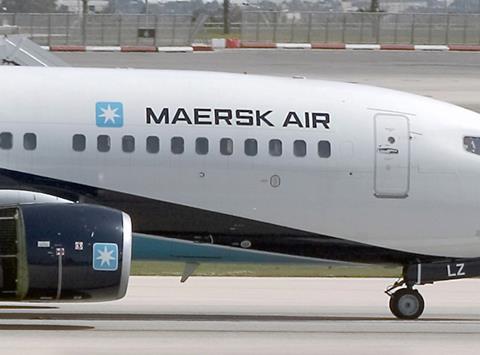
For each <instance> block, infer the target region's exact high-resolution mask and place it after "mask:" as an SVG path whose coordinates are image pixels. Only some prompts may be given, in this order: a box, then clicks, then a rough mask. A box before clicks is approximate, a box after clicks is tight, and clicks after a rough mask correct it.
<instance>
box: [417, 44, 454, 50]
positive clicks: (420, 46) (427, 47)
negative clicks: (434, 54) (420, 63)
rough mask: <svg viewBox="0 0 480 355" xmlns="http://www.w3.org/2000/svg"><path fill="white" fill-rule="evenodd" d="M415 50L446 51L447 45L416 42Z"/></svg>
mask: <svg viewBox="0 0 480 355" xmlns="http://www.w3.org/2000/svg"><path fill="white" fill-rule="evenodd" d="M414 48H415V50H416V51H448V50H449V48H448V46H443V45H432V44H416V45H415V46H414Z"/></svg>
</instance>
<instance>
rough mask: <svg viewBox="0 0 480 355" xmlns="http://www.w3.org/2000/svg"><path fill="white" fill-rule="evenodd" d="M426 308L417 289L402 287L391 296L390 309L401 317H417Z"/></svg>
mask: <svg viewBox="0 0 480 355" xmlns="http://www.w3.org/2000/svg"><path fill="white" fill-rule="evenodd" d="M424 308H425V302H424V300H423V297H422V295H421V294H420V292H418V291H417V290H413V289H410V288H402V289H400V290H398V291H396V292H395V293H394V294H393V295H392V296H391V297H390V311H391V312H392V313H393V315H394V316H395V317H397V318H399V319H417V318H418V317H420V316H421V315H422V313H423V310H424Z"/></svg>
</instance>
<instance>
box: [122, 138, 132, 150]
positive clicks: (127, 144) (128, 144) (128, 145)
mask: <svg viewBox="0 0 480 355" xmlns="http://www.w3.org/2000/svg"><path fill="white" fill-rule="evenodd" d="M122 150H123V151H124V152H125V153H132V152H133V151H134V150H135V137H134V136H123V137H122Z"/></svg>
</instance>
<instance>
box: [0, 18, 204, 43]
mask: <svg viewBox="0 0 480 355" xmlns="http://www.w3.org/2000/svg"><path fill="white" fill-rule="evenodd" d="M205 20H206V17H203V16H199V17H198V18H197V19H196V20H195V21H194V20H193V18H192V16H191V15H178V14H165V15H145V14H139V15H125V14H122V15H119V14H89V15H86V16H82V15H78V14H68V13H59V14H55V13H53V14H27V13H16V14H12V13H0V26H1V25H10V26H17V27H18V29H19V32H20V34H26V35H28V36H29V37H30V39H32V40H33V41H35V42H36V43H38V44H40V45H91V46H124V45H154V46H181V45H190V44H191V42H192V38H194V37H195V35H196V33H197V32H198V31H199V30H200V29H201V28H202V27H203V23H204V22H205Z"/></svg>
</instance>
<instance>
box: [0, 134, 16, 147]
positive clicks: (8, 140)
mask: <svg viewBox="0 0 480 355" xmlns="http://www.w3.org/2000/svg"><path fill="white" fill-rule="evenodd" d="M12 147H13V135H12V134H11V133H10V132H2V133H0V148H1V149H12Z"/></svg>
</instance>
